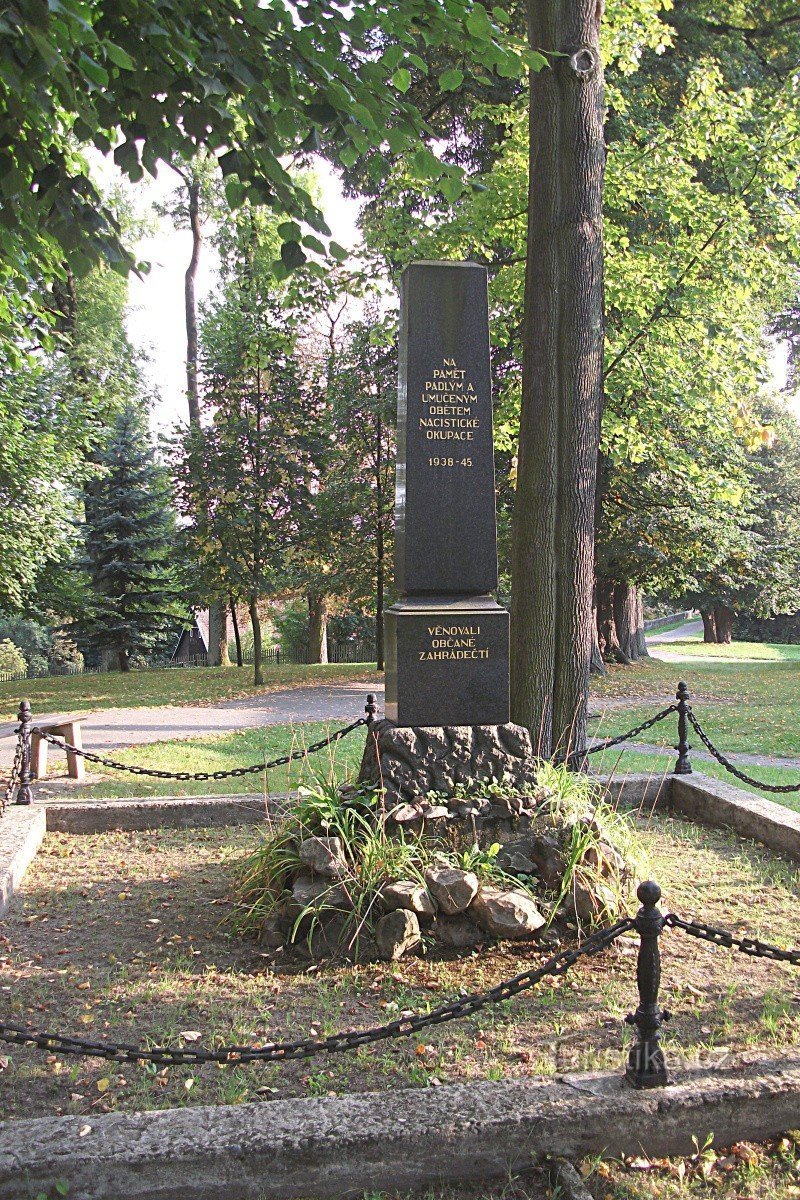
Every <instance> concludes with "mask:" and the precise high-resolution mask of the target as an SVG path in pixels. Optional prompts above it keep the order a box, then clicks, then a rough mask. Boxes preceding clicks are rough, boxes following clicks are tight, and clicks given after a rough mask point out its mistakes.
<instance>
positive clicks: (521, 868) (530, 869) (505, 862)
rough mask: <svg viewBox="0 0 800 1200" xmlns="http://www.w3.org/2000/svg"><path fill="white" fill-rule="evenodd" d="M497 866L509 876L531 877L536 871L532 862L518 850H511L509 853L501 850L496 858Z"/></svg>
mask: <svg viewBox="0 0 800 1200" xmlns="http://www.w3.org/2000/svg"><path fill="white" fill-rule="evenodd" d="M497 865H498V867H500V869H501V870H503V871H508V873H509V874H510V875H532V874H533V873H534V871H535V870H536V864H535V863H534V862H533V860H532V859H530V858H528V857H527V856H526V855H525V854H522V853H521V852H520V851H519V850H512V851H511V852H510V853H509V852H507V851H505V850H501V851H500V853H499V854H498V856H497Z"/></svg>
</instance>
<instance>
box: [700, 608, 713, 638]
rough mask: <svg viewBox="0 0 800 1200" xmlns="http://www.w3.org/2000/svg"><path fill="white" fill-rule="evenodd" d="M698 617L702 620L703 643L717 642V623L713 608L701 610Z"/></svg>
mask: <svg viewBox="0 0 800 1200" xmlns="http://www.w3.org/2000/svg"><path fill="white" fill-rule="evenodd" d="M700 616H701V617H702V618H703V641H704V642H705V643H706V644H708V643H711V642H716V640H717V622H716V618H715V616H714V609H713V608H701V609H700Z"/></svg>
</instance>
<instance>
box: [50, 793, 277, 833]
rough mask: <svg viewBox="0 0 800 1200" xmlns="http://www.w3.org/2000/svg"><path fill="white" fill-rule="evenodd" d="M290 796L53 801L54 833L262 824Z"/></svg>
mask: <svg viewBox="0 0 800 1200" xmlns="http://www.w3.org/2000/svg"><path fill="white" fill-rule="evenodd" d="M292 799H293V797H292V796H291V795H290V794H289V793H288V792H287V793H280V794H278V793H276V794H275V795H270V796H269V798H268V800H267V798H266V797H265V796H263V795H261V794H259V793H257V792H256V793H253V794H251V795H247V794H244V795H232V796H160V797H158V798H157V799H153V800H147V799H145V798H140V797H135V798H133V799H126V800H83V801H78V800H73V801H66V802H63V803H60V802H58V801H48V802H47V803H46V804H45V805H44V806H43V807H44V808H45V809H46V812H47V831H48V833H75V834H81V833H108V832H109V831H111V830H114V829H118V830H137V829H198V828H209V827H218V826H222V825H260V824H262V823H263V821H264V819H265V816H266V814H267V804H268V803H269V806H270V807H271V808H272V809H275V808H276V807H277V808H278V809H280V808H282V807H284V806H285V805H286V804H287V803H288V802H289V801H290V800H292Z"/></svg>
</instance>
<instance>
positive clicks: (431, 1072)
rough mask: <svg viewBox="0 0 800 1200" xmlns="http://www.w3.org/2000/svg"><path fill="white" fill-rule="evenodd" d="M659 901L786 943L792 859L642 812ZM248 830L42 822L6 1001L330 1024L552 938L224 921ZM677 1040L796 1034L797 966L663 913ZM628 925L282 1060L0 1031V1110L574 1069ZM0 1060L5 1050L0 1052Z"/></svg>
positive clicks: (125, 1017) (11, 923)
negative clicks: (362, 1042)
mask: <svg viewBox="0 0 800 1200" xmlns="http://www.w3.org/2000/svg"><path fill="white" fill-rule="evenodd" d="M637 824H638V826H639V832H640V835H641V837H642V839H643V841H644V843H645V846H646V848H647V851H648V854H649V857H650V873H651V874H652V875H653V876H654V877H655V878H656V879H657V880H658V881H659V882H660V883H661V885H662V887H663V889H664V893H665V903H666V905H667V906H668V907H670V908H674V909H675V910H676V911H678V912H680V913H681V914H682V915H696V916H702V917H703V919H705V920H708V921H711V922H717V923H720V924H723V925H725V926H727V927H729V928H732V929H735V930H739V931H741V932H745V931H746V932H748V933H750V934H757V935H760V936H762V937H763V938H765V939H769V940H772V941H775V942H778V943H779V944H781V945H791V944H793V943H794V940H795V934H796V926H795V913H796V906H797V884H798V879H797V873H796V871H795V869H794V867H791V866H789V865H787V864H786V863H783V862H781V861H780V860H777V859H776V858H775V857H774V856H772V855H770V854H768V853H767V852H766V851H764V850H761V849H759V848H757V847H754V846H752V845H749V844H746V843H743V842H741V841H739V840H737V839H734V838H732V837H729V836H727V835H725V834H723V833H719V832H715V831H709V830H701V829H698V828H696V827H694V826H692V825H689V824H687V823H684V822H679V821H673V820H666V819H661V818H658V819H654V820H653V821H651V822H648V821H645V820H640V821H638V822H637ZM257 836H258V834H257V832H256V831H254V830H253V829H247V828H237V829H213V830H190V831H172V830H170V831H166V830H165V831H160V832H156V831H154V832H145V833H111V834H102V835H96V836H93V837H69V836H66V835H49V836H48V837H47V839H46V841H45V844H44V847H43V850H42V852H41V853H40V855H39V857H38V858H37V860H36V862H35V863H34V865H33V866H32V868H31V871H30V873H29V875H28V876H27V878H26V884H25V895H24V897H22V898H18V900H17V901H16V903H15V905H14V906H13V908H12V911H11V913H10V914H9V915H8V917H7V918H6V921H5V922H4V926H3V932H2V944H0V969H2V975H3V981H2V991H0V1010H1V1011H2V1014H3V1016H4V1017H6V1018H7V1019H10V1020H12V1021H17V1022H19V1021H23V1022H30V1023H31V1024H32V1025H35V1026H37V1027H39V1028H44V1029H47V1030H49V1031H60V1032H64V1033H79V1034H83V1035H85V1036H87V1037H89V1038H91V1039H94V1040H115V1039H116V1040H120V1041H128V1042H130V1041H134V1042H136V1041H139V1040H144V1039H147V1041H148V1042H150V1043H151V1044H153V1043H161V1042H169V1043H171V1044H175V1045H180V1044H194V1035H195V1034H197V1033H199V1034H200V1035H201V1042H202V1044H205V1045H208V1046H213V1045H219V1044H222V1043H228V1042H236V1043H240V1044H241V1043H247V1042H265V1041H272V1040H279V1039H294V1038H306V1037H309V1036H317V1035H320V1034H321V1035H325V1034H327V1033H331V1032H333V1031H335V1030H337V1029H340V1028H343V1027H363V1026H368V1025H374V1024H379V1023H382V1022H384V1021H386V1020H390V1019H392V1018H393V1017H395V1016H397V1014H398V1013H401V1012H403V1011H406V1010H415V1011H419V1010H425V1009H426V1008H430V1007H435V1006H437V1005H438V1004H441V1003H443V1002H445V1001H446V1000H449V999H451V998H453V997H454V996H455V995H457V993H458V992H459V990H466V991H476V990H482V989H483V988H485V987H487V986H490V985H493V984H494V983H496V982H498V981H499V980H500V979H502V978H505V977H508V976H509V975H512V974H515V973H516V972H518V971H520V970H524V969H526V968H527V967H529V966H534V965H537V964H539V963H540V962H541V961H542V960H543V959H544V958H545V957H546V953H547V952H545V951H544V950H540V949H537V948H536V947H535V946H533V945H529V946H519V945H511V944H506V945H501V946H497V947H494V948H492V949H487V950H485V951H483V952H478V953H474V954H472V955H471V956H469V957H467V958H465V959H461V960H456V959H452V958H451V959H448V958H446V957H444V956H441V955H439V956H436V957H433V956H431V957H428V958H418V959H408V960H406V959H404V960H403V961H402V962H401V963H399V964H369V965H363V966H352V965H336V966H331V965H323V966H321V967H318V968H317V967H314V966H312V965H309V964H307V963H303V962H302V961H299V960H297V959H294V960H287V958H286V956H285V955H284V954H283V953H282V952H278V953H276V954H273V953H271V952H268V951H266V950H262V948H261V947H260V946H259V945H258V944H257V943H256V942H255V941H251V940H242V939H239V940H237V939H234V938H232V937H231V936H230V935H229V934H228V933H226V932H225V929H224V928H221V922H222V918H223V917H225V916H226V915H227V913H228V912H229V905H230V886H231V878H232V874H233V868H234V864H235V862H236V861H237V860H238V859H240V858H241V857H242V856H243V855H244V854H245V853H246V852H247V851H248V850H250V849H251V848H252V846H253V844H254V841H255V839H256V838H257ZM663 941H664V971H663V984H664V988H663V997H662V998H663V1004H664V1006H665V1007H668V1008H670V1009H671V1010H672V1011H673V1013H674V1014H675V1015H674V1018H673V1021H672V1022H671V1024H670V1026H669V1027H668V1035H667V1039H666V1045H667V1051H668V1054H669V1055H671V1056H676V1055H677V1054H678V1053H679V1052H680V1053H681V1054H683V1055H684V1056H686V1057H688V1058H692V1057H700V1058H706V1059H707V1058H709V1057H714V1056H724V1055H726V1054H728V1053H732V1052H737V1051H741V1050H747V1049H753V1048H756V1047H758V1048H762V1049H766V1050H767V1051H769V1050H771V1049H774V1048H775V1047H776V1046H778V1045H783V1044H789V1043H791V1044H796V1043H797V1042H798V1040H800V1030H799V1029H798V1025H797V1021H796V1019H795V1018H796V1014H797V1011H798V999H800V997H798V991H800V988H798V981H797V979H796V975H795V974H793V972H792V969H791V968H789V967H786V966H783V965H782V964H779V963H774V962H768V961H758V960H751V959H744V958H743V957H742V956H741V955H734V954H733V953H732V952H730V951H725V950H721V949H716V948H713V947H710V946H705V945H702V944H699V943H697V942H696V941H694V940H693V939H689V938H687V937H685V936H684V935H682V934H680V933H678V932H676V931H673V932H669V933H667V934H665V936H664V939H663ZM635 961H636V942H635V940H634V939H633V938H626V939H623V940H621V941H620V942H618V943H617V945H616V947H615V948H614V949H612V950H610V951H609V952H607V953H605V954H604V955H603V956H602V958H598V959H595V960H590V961H584V962H582V963H580V964H579V965H578V966H577V967H576V968H574V969H573V971H571V972H570V974H569V976H568V977H567V978H566V979H559V980H555V981H554V982H553V984H552V985H539V986H538V987H537V988H536V989H535V990H534V991H533V992H532V993H527V994H525V995H523V996H521V997H518V998H517V999H515V1000H513V1001H510V1002H506V1003H503V1004H501V1005H498V1006H496V1007H494V1008H491V1009H486V1010H484V1011H483V1012H482V1013H479V1014H476V1016H475V1017H473V1018H471V1019H470V1020H466V1021H459V1022H454V1023H452V1024H447V1025H443V1026H440V1027H437V1028H433V1029H431V1030H430V1031H428V1032H426V1033H425V1035H424V1037H419V1036H417V1037H415V1038H411V1039H404V1040H401V1041H396V1042H393V1043H388V1044H387V1043H378V1044H377V1045H376V1046H370V1047H365V1048H362V1049H361V1050H359V1051H357V1052H355V1053H348V1054H343V1055H340V1056H327V1057H326V1056H323V1057H320V1058H318V1059H311V1060H309V1061H306V1062H297V1063H286V1064H283V1065H280V1066H279V1065H276V1064H269V1065H258V1064H253V1065H248V1066H242V1065H226V1066H223V1067H218V1066H216V1065H214V1064H209V1065H203V1066H200V1067H198V1068H190V1067H173V1068H169V1069H166V1070H163V1069H162V1070H160V1069H158V1068H154V1067H150V1066H145V1065H126V1064H118V1063H108V1062H104V1061H103V1060H94V1059H89V1058H71V1057H62V1056H59V1055H45V1054H43V1053H42V1052H40V1051H37V1050H34V1049H32V1048H28V1047H15V1046H10V1047H9V1046H7V1047H2V1046H0V1053H1V1054H2V1055H3V1056H4V1057H3V1060H2V1061H4V1062H5V1064H6V1065H5V1067H4V1069H3V1071H2V1078H1V1080H0V1083H1V1085H3V1090H4V1115H6V1116H8V1117H23V1116H24V1117H32V1116H45V1115H52V1114H55V1113H90V1112H105V1111H111V1110H126V1111H131V1110H135V1109H142V1108H162V1107H163V1108H166V1107H171V1106H175V1105H181V1104H196V1103H239V1102H243V1101H246V1100H248V1101H249V1100H258V1099H263V1100H265V1101H268V1100H270V1099H271V1098H274V1097H278V1096H280V1097H286V1096H296V1095H325V1094H327V1093H335V1094H336V1093H340V1092H344V1091H364V1090H381V1089H388V1088H396V1087H405V1086H437V1085H438V1084H439V1083H445V1082H453V1081H457V1080H466V1079H503V1078H512V1077H519V1076H524V1075H529V1074H551V1073H553V1072H555V1071H559V1070H564V1069H570V1070H576V1069H577V1070H583V1069H589V1068H597V1067H609V1068H612V1069H618V1068H621V1065H622V1062H623V1039H624V1038H625V1037H627V1033H626V1032H625V1030H624V1027H623V1025H622V1018H623V1017H624V1015H625V1013H627V1012H628V1011H630V1010H631V1009H632V1008H633V1007H635V1002H636V989H635V982H634V968H635ZM6 1060H7V1061H6Z"/></svg>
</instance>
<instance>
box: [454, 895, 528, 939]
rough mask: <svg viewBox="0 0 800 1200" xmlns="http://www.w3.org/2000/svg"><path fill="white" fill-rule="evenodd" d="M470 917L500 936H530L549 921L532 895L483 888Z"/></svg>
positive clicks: (488, 931) (474, 903)
mask: <svg viewBox="0 0 800 1200" xmlns="http://www.w3.org/2000/svg"><path fill="white" fill-rule="evenodd" d="M470 916H471V917H472V918H473V920H475V921H476V922H477V923H478V925H480V927H481V929H483V930H485V931H486V933H490V934H492V936H493V937H497V938H527V937H531V935H532V934H534V933H536V931H537V930H538V929H541V928H542V926H543V925H544V924H545V919H544V917H543V916H542V914H541V913H540V912H539V910H538V908H537V907H536V905H535V904H534V903H533V901H532V900H531V898H530V896H528V895H526V894H525V893H524V892H516V891H501V890H500V888H493V887H481V889H480V891H479V892H478V894H477V896H476V897H475V899H474V900H473V902H472V907H471V908H470Z"/></svg>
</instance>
